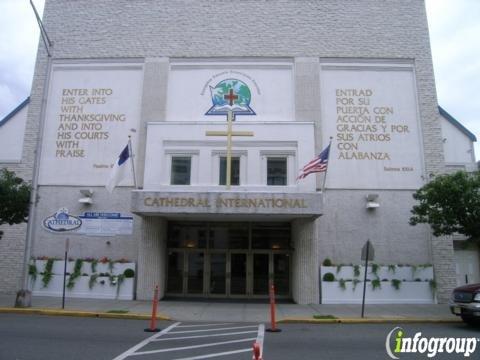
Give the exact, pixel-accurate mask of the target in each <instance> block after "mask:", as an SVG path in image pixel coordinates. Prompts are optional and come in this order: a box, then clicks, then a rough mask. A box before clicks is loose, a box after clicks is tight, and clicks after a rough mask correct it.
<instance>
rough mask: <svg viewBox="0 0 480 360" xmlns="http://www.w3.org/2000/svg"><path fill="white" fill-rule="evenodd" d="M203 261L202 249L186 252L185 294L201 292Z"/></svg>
mask: <svg viewBox="0 0 480 360" xmlns="http://www.w3.org/2000/svg"><path fill="white" fill-rule="evenodd" d="M204 263H205V256H204V252H203V251H192V252H190V251H188V252H187V294H189V295H192V294H197V295H198V294H203V278H204V277H203V275H204V268H205V266H204V265H205V264H204Z"/></svg>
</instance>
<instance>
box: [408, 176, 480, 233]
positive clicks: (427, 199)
mask: <svg viewBox="0 0 480 360" xmlns="http://www.w3.org/2000/svg"><path fill="white" fill-rule="evenodd" d="M413 197H414V199H415V200H418V201H419V202H420V204H419V205H415V206H414V207H413V209H412V210H411V212H412V214H413V216H412V217H411V218H410V225H417V224H419V223H427V224H430V226H431V227H432V230H433V234H434V235H435V236H441V235H451V234H455V233H458V234H462V235H465V236H467V237H468V238H470V239H472V240H475V241H479V242H480V172H475V173H466V172H464V171H458V172H456V173H454V174H449V175H440V176H437V177H435V178H434V179H433V180H432V181H431V182H429V183H428V184H426V185H424V186H423V187H422V188H421V189H419V190H417V191H416V192H415V194H413Z"/></svg>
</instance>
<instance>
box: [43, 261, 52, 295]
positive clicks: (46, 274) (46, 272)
mask: <svg viewBox="0 0 480 360" xmlns="http://www.w3.org/2000/svg"><path fill="white" fill-rule="evenodd" d="M53 262H54V259H48V260H47V262H46V264H45V268H44V269H43V273H42V284H43V287H44V288H46V287H47V286H48V284H49V283H50V280H52V276H53V273H52V269H53Z"/></svg>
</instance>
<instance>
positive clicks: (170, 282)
mask: <svg viewBox="0 0 480 360" xmlns="http://www.w3.org/2000/svg"><path fill="white" fill-rule="evenodd" d="M184 266H185V264H184V256H183V251H169V252H168V277H167V292H168V293H172V294H182V295H183V293H184V289H183V285H184V281H183V276H184V271H183V270H184Z"/></svg>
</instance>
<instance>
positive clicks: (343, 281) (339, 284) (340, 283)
mask: <svg viewBox="0 0 480 360" xmlns="http://www.w3.org/2000/svg"><path fill="white" fill-rule="evenodd" d="M338 286H340V289H342V290H345V289H346V288H347V286H346V285H345V280H344V279H340V280H338Z"/></svg>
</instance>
